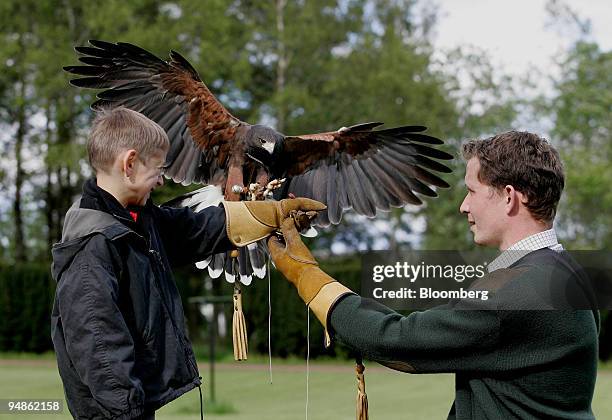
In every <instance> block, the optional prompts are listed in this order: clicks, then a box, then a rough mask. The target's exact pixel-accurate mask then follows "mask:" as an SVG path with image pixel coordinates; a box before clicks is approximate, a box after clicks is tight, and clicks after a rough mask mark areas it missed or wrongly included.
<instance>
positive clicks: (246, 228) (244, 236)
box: [223, 198, 327, 246]
mask: <svg viewBox="0 0 612 420" xmlns="http://www.w3.org/2000/svg"><path fill="white" fill-rule="evenodd" d="M223 207H224V208H225V216H226V227H227V236H228V237H229V239H230V241H231V242H232V243H233V244H234V245H236V246H245V245H248V244H250V243H252V242H255V241H258V240H260V239H263V238H266V237H268V236H269V235H270V234H271V233H272V232H274V231H275V230H278V229H280V226H281V223H282V221H283V220H285V219H286V218H287V217H289V216H291V215H296V214H297V215H299V216H300V217H299V218H296V219H297V220H296V221H298V222H299V223H300V224H304V217H303V216H304V214H305V215H306V217H307V218H311V217H313V216H314V215H315V213H312V212H317V211H321V210H325V209H326V208H327V207H326V206H325V204H323V203H320V202H318V201H315V200H311V199H309V198H288V199H284V200H281V201H224V202H223ZM292 220H293V219H292ZM300 227H307V226H300Z"/></svg>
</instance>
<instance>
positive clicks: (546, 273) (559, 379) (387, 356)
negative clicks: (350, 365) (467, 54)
mask: <svg viewBox="0 0 612 420" xmlns="http://www.w3.org/2000/svg"><path fill="white" fill-rule="evenodd" d="M463 156H464V158H465V159H466V160H467V170H466V176H465V183H466V186H467V190H468V192H467V195H466V197H465V199H464V201H463V203H462V204H461V207H460V211H461V212H462V213H464V214H465V215H466V216H467V220H468V223H469V225H470V230H471V232H472V233H473V234H474V241H475V242H476V243H477V244H480V245H487V246H494V247H497V248H499V249H500V250H501V251H503V252H502V254H501V255H500V256H499V257H498V258H497V259H496V260H494V261H493V262H492V263H491V264H490V265H489V270H490V273H489V274H488V275H487V276H485V277H483V278H482V279H481V281H479V282H478V285H477V287H480V288H486V289H488V290H490V291H491V292H493V293H492V295H493V298H491V299H489V300H487V301H479V300H473V299H472V300H458V301H453V302H451V303H449V304H448V305H447V306H446V307H445V308H444V309H447V310H439V309H436V310H427V311H423V312H414V313H412V314H410V315H408V316H402V315H400V314H398V313H396V312H394V311H392V310H390V309H389V308H387V307H385V306H383V305H381V304H379V303H377V302H375V301H372V300H370V299H365V298H361V297H360V296H358V295H356V294H354V293H353V292H351V291H350V290H349V289H347V288H346V287H344V286H342V285H341V284H340V283H338V282H337V281H335V280H334V279H333V278H331V277H329V276H328V275H327V274H325V273H324V272H323V271H321V270H320V269H319V268H318V266H317V263H316V261H315V260H314V259H313V258H312V255H311V254H310V252H309V251H308V249H307V248H306V247H305V246H304V245H303V244H302V243H301V242H300V240H299V236H298V235H297V233H296V232H295V228H294V227H293V226H292V225H291V224H290V223H289V221H287V222H285V223H283V225H282V231H283V234H284V238H285V245H283V244H282V243H281V242H280V241H279V240H278V239H277V238H271V239H270V240H269V246H270V251H271V254H272V257H273V259H274V262H275V264H276V267H277V268H278V269H279V270H280V271H281V272H282V273H283V274H284V275H285V276H286V277H287V279H288V280H289V281H290V282H292V283H293V284H294V285H296V287H297V290H298V293H299V294H300V296H301V297H302V299H303V300H304V301H305V303H306V304H308V305H309V307H310V308H311V309H312V311H313V312H314V313H315V315H316V316H317V317H318V319H319V320H320V321H321V323H322V324H323V325H324V326H325V328H326V330H327V331H328V332H329V333H331V334H333V335H335V336H336V337H337V338H339V339H340V340H342V341H343V342H345V343H346V344H347V345H349V346H351V347H353V348H354V349H356V350H357V351H359V352H361V353H363V354H364V355H365V356H367V357H368V358H370V359H373V360H376V361H378V362H380V363H382V364H384V365H387V366H389V367H392V368H394V369H398V370H402V371H405V372H410V373H441V372H452V373H455V374H456V383H455V388H456V394H455V401H454V404H453V406H452V407H451V410H450V413H449V416H448V417H449V418H457V419H481V418H482V419H484V418H487V419H490V418H572V419H578V418H580V419H590V418H593V413H592V410H591V400H592V396H593V390H594V386H595V377H596V369H597V332H598V324H599V314H598V312H597V311H596V310H593V311H591V310H566V311H552V310H549V311H534V310H525V309H535V308H545V309H553V308H558V307H562V308H567V307H568V306H567V302H557V301H556V300H555V296H556V295H555V294H554V293H550V291H551V290H555V288H554V287H553V286H555V285H556V284H557V283H558V282H562V285H563V289H564V290H568V289H566V287H568V288H570V289H569V290H571V291H572V293H571V294H572V297H576V296H575V295H579V296H578V297H579V298H580V299H579V300H580V301H581V302H590V300H589V298H590V296H589V295H588V293H586V292H584V289H583V288H582V287H581V285H582V281H583V279H582V277H581V274H580V273H579V270H578V269H577V267H576V266H575V265H574V264H573V263H572V262H571V261H570V260H569V259H568V258H566V257H565V256H562V255H561V254H559V253H558V252H557V251H560V250H561V249H562V247H561V245H560V244H559V243H558V242H557V238H556V235H555V231H554V230H553V228H552V225H553V219H554V216H555V212H556V207H557V203H558V202H559V199H560V197H561V191H562V189H563V185H564V176H563V168H562V165H561V161H560V158H559V155H558V153H557V152H556V150H554V148H553V147H552V146H551V145H550V144H548V143H547V142H546V141H545V140H544V139H542V138H540V137H539V136H537V135H535V134H531V133H526V132H516V131H511V132H508V133H503V134H500V135H497V136H495V137H493V138H490V139H487V140H475V141H470V142H468V143H467V144H465V145H464V146H463ZM467 309H470V310H467Z"/></svg>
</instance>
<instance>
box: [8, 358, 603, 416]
mask: <svg viewBox="0 0 612 420" xmlns="http://www.w3.org/2000/svg"><path fill="white" fill-rule="evenodd" d="M261 362H262V359H259V358H258V359H257V360H256V361H247V362H244V363H240V364H238V363H222V364H220V365H218V366H217V371H216V394H217V403H218V406H219V407H218V409H219V411H229V412H227V413H225V414H212V413H210V412H209V411H208V410H207V409H206V408H205V416H206V418H207V419H211V420H215V419H217V420H221V419H223V420H243V419H281V420H293V419H300V420H301V419H304V418H305V414H306V372H305V363H304V362H295V361H290V362H286V361H273V364H272V368H273V384H270V383H269V373H268V368H267V364H265V363H261ZM310 366H311V369H310V387H309V405H308V418H309V419H310V420H324V419H330V420H332V419H334V420H336V419H354V418H355V414H354V413H355V395H356V382H355V379H354V375H353V369H352V366H351V364H349V363H344V364H341V363H330V362H317V363H315V362H311V364H310ZM200 371H201V373H202V375H203V376H204V382H205V388H203V393H204V394H205V398H206V399H208V391H209V390H208V389H207V386H206V384H207V383H208V367H207V366H205V365H203V366H201V369H200ZM366 385H367V392H368V398H369V403H370V416H371V418H373V419H408V418H410V419H442V418H446V414H447V413H448V409H449V408H450V405H451V402H452V399H453V376H452V375H408V374H402V373H398V372H394V371H391V370H387V369H384V368H381V367H378V366H377V365H376V364H374V363H368V364H367V366H366ZM611 394H612V370H611V369H609V368H605V367H604V368H602V369H600V372H599V375H598V378H597V389H596V392H595V401H594V403H593V409H594V411H595V414H596V416H597V417H598V418H602V419H604V418H612V402H610V400H609V398H608V396H609V395H611ZM0 398H40V399H42V398H45V399H51V398H63V393H62V387H61V382H60V379H59V375H58V374H57V369H56V367H55V362H54V360H53V359H49V358H48V357H44V356H43V357H42V358H41V357H36V358H33V359H32V358H20V359H18V360H15V358H14V357H12V358H11V359H10V360H9V359H0ZM199 404H200V403H199V395H198V391H197V389H196V390H194V391H191V392H190V393H188V394H186V395H185V396H183V397H181V398H179V399H178V400H176V401H174V402H172V403H170V404H169V405H167V406H166V407H163V408H162V409H161V410H160V411H158V413H157V418H158V419H176V420H179V419H185V420H186V419H196V418H199V410H200V405H199ZM45 417H46V418H53V419H57V420H60V419H70V418H71V417H70V415H69V413H68V412H67V408H65V412H64V414H62V415H53V416H45ZM2 418H14V416H10V415H0V419H2ZM30 418H31V419H34V420H40V419H41V418H42V416H40V415H30V416H28V415H19V416H18V417H17V419H19V420H26V419H30Z"/></svg>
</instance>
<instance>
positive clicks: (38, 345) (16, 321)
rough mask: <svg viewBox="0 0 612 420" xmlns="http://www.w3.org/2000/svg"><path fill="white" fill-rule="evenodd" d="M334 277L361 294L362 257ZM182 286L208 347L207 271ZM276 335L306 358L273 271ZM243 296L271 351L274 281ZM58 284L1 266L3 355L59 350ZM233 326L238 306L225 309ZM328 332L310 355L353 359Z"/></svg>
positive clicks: (195, 334) (313, 331)
mask: <svg viewBox="0 0 612 420" xmlns="http://www.w3.org/2000/svg"><path fill="white" fill-rule="evenodd" d="M321 265H322V268H323V269H324V270H325V271H326V272H328V273H329V274H330V275H331V276H332V277H334V278H336V279H339V280H341V281H342V282H343V283H344V284H346V285H347V286H348V287H350V288H351V289H353V290H355V291H359V288H360V278H359V276H360V270H361V265H360V260H359V258H342V259H334V260H329V261H326V262H324V263H322V264H321ZM175 277H176V279H177V284H178V287H179V290H180V293H181V296H182V298H183V307H184V308H185V314H186V318H187V325H188V329H189V332H190V337H191V339H192V341H194V343H196V344H204V343H205V342H206V340H207V339H208V334H207V328H208V325H206V322H205V321H204V319H203V317H202V315H201V314H200V313H199V311H198V308H197V305H196V304H193V303H188V298H189V297H191V296H202V295H205V294H206V293H205V291H204V282H203V278H204V272H203V271H200V270H197V269H196V268H195V267H185V268H184V269H181V270H177V271H176V272H175ZM270 280H271V286H272V288H271V303H272V305H271V306H272V320H271V337H272V354H273V355H274V356H279V357H287V356H292V355H295V356H298V357H304V356H305V354H306V344H307V341H306V332H307V318H306V316H307V315H306V307H305V306H304V304H303V303H302V301H301V300H300V298H299V297H298V295H297V293H296V292H295V290H293V286H291V285H290V284H289V283H288V282H287V281H286V280H284V279H283V278H282V276H281V275H280V274H279V273H278V272H276V271H275V270H272V276H271V279H270ZM215 289H216V292H215V293H216V294H222V295H226V296H230V295H231V294H232V286H231V285H230V284H228V283H227V282H226V281H225V280H222V279H218V280H216V284H215ZM243 290H244V294H243V296H244V297H243V304H244V313H245V317H246V320H247V325H248V334H249V346H250V351H251V352H258V353H262V354H267V353H268V280H267V279H263V280H261V279H255V280H254V281H253V284H252V285H250V286H249V287H245V288H244V289H243ZM54 293H55V282H54V281H53V279H52V278H51V274H50V266H49V264H45V265H41V264H28V265H19V266H1V265H0V351H17V352H19V351H27V352H44V351H48V350H52V349H53V345H52V343H51V337H50V334H51V333H50V314H51V310H52V306H53V296H54ZM220 310H224V311H225V313H226V319H227V320H228V322H229V323H231V319H232V305H231V303H228V304H226V305H224V307H223V309H220ZM219 341H220V342H219V344H220V345H221V348H220V349H219V350H221V351H223V349H225V350H226V351H229V349H230V348H231V325H228V336H227V337H226V338H225V339H224V340H219ZM322 342H323V330H322V327H321V326H320V324H319V322H318V321H317V320H316V318H315V317H314V315H312V314H310V355H311V357H312V358H316V357H317V356H321V355H327V356H336V357H350V356H352V354H350V352H349V350H348V349H347V348H346V347H344V346H338V345H336V346H333V347H332V348H331V349H327V350H326V349H324V348H323V345H322ZM611 353H612V317H611V316H608V312H607V311H606V312H602V331H601V334H600V358H601V359H602V360H608V359H609V358H610V356H611Z"/></svg>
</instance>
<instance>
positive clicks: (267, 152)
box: [246, 125, 285, 167]
mask: <svg viewBox="0 0 612 420" xmlns="http://www.w3.org/2000/svg"><path fill="white" fill-rule="evenodd" d="M284 138H285V136H283V135H282V134H281V133H279V132H278V131H276V130H274V129H272V128H270V127H266V126H265V125H253V126H251V127H250V129H249V131H248V133H247V135H246V154H247V155H248V156H249V157H251V158H252V159H254V160H256V161H258V162H260V163H262V164H263V165H265V166H267V167H270V166H273V165H272V161H273V159H274V156H275V155H277V154H278V153H279V151H280V148H281V147H282V144H283V139H284Z"/></svg>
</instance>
